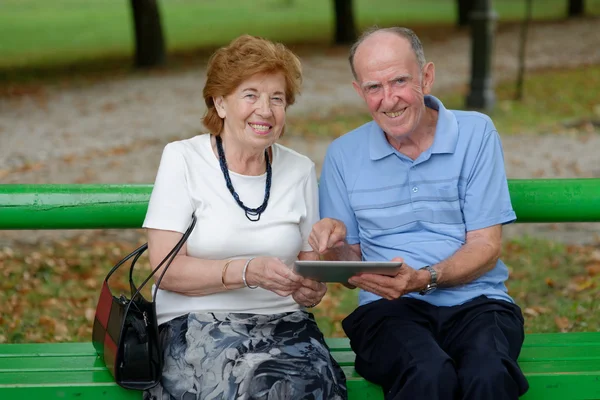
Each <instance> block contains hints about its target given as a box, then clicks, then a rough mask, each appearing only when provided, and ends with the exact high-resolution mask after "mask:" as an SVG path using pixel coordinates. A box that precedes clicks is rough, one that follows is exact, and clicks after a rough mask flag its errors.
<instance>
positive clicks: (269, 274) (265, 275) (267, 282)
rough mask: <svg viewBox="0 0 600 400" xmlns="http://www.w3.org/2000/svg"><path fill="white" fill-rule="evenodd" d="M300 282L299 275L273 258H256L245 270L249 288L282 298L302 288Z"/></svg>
mask: <svg viewBox="0 0 600 400" xmlns="http://www.w3.org/2000/svg"><path fill="white" fill-rule="evenodd" d="M302 280H303V278H302V277H301V276H300V275H298V274H296V273H294V271H292V270H291V269H290V267H288V266H287V265H285V264H284V263H283V262H282V261H281V260H280V259H278V258H275V257H256V258H255V259H253V260H252V261H250V264H248V269H247V270H246V282H247V283H248V285H249V286H260V287H261V288H263V289H266V290H270V291H271V292H273V293H276V294H278V295H280V296H282V297H285V296H289V295H291V294H292V293H294V292H296V291H297V290H298V289H299V288H300V287H301V286H302Z"/></svg>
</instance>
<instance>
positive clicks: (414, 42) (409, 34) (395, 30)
mask: <svg viewBox="0 0 600 400" xmlns="http://www.w3.org/2000/svg"><path fill="white" fill-rule="evenodd" d="M382 33H391V34H394V35H397V36H399V37H401V38H404V39H406V40H408V42H409V43H410V47H411V48H412V50H413V52H414V54H415V58H416V59H417V63H418V64H419V68H420V69H422V68H423V67H424V66H425V53H424V52H423V45H422V44H421V41H420V40H419V37H418V36H417V35H416V34H415V33H414V32H413V31H412V30H411V29H408V28H402V27H391V28H377V27H373V28H370V29H367V30H366V31H364V32H363V33H362V35H361V36H360V37H359V38H358V40H357V41H356V43H354V44H353V45H352V47H351V48H350V56H349V57H348V60H349V61H350V69H351V70H352V75H353V76H354V79H355V80H357V79H358V76H357V74H356V69H355V68H354V56H355V55H356V51H357V50H358V48H359V47H360V46H361V44H363V43H364V42H365V41H366V40H367V39H369V38H371V37H372V36H373V35H375V34H377V35H378V34H382Z"/></svg>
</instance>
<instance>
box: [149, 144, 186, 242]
mask: <svg viewBox="0 0 600 400" xmlns="http://www.w3.org/2000/svg"><path fill="white" fill-rule="evenodd" d="M186 176H187V174H186V164H185V159H184V156H183V154H182V153H181V152H179V151H177V149H176V148H175V146H174V144H173V143H170V144H168V145H167V146H166V147H165V149H164V150H163V153H162V157H161V160H160V165H159V167H158V173H157V174H156V181H155V182H154V188H153V189H152V195H151V196H150V202H149V204H148V211H147V212H146V218H145V220H144V224H143V227H144V228H151V229H162V230H167V231H175V232H180V233H184V232H185V231H186V230H187V228H188V226H189V224H190V221H191V218H192V212H193V211H194V208H193V207H192V202H191V198H190V195H189V190H188V184H187V178H186Z"/></svg>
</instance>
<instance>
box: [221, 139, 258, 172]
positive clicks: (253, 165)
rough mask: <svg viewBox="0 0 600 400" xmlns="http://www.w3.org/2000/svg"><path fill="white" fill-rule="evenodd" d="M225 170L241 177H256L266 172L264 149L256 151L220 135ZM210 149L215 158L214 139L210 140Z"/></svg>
mask: <svg viewBox="0 0 600 400" xmlns="http://www.w3.org/2000/svg"><path fill="white" fill-rule="evenodd" d="M221 140H222V144H223V151H224V153H225V160H226V161H227V169H229V170H230V171H233V172H235V173H238V174H241V175H251V176H258V175H262V174H264V173H265V172H266V168H267V167H266V165H267V164H266V161H265V149H260V148H259V149H256V148H251V147H247V146H243V145H240V143H236V141H235V140H231V139H230V138H228V137H227V135H223V134H221ZM211 143H212V147H213V151H214V153H215V155H216V156H217V158H218V157H219V153H218V151H217V146H216V139H215V138H214V137H213V138H212V141H211Z"/></svg>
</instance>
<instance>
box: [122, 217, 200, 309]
mask: <svg viewBox="0 0 600 400" xmlns="http://www.w3.org/2000/svg"><path fill="white" fill-rule="evenodd" d="M194 226H196V215H194V214H192V222H191V223H190V226H189V227H188V228H187V230H186V231H185V233H184V234H183V236H182V237H181V239H179V242H177V244H176V245H175V247H173V249H172V250H171V251H170V252H169V254H167V255H166V256H165V258H164V259H163V260H162V261H161V262H160V264H158V266H157V267H156V268H154V269H153V270H152V272H151V273H150V275H148V276H147V277H146V279H144V281H143V282H142V284H141V285H140V286H139V287H138V288H137V290H136V291H135V293H134V294H132V295H131V300H134V299H135V298H136V297H137V296H138V295H139V294H140V292H141V290H142V289H143V288H144V286H146V284H147V283H148V281H149V280H150V279H151V278H152V277H153V276H154V274H156V272H158V270H159V269H160V268H161V267H162V266H163V264H164V263H165V262H166V263H167V264H166V265H165V268H164V269H163V271H162V272H161V274H160V276H159V277H158V280H157V281H156V286H155V288H154V294H153V296H152V299H153V300H154V299H155V298H156V293H157V292H158V288H159V287H160V282H161V281H162V279H163V277H164V276H165V273H166V272H167V269H168V268H169V266H170V265H171V263H172V262H173V260H174V259H175V257H176V256H177V254H178V253H179V250H181V248H182V247H183V245H184V244H185V242H186V241H187V239H188V238H189V237H190V235H191V234H192V231H193V230H194ZM146 247H147V244H146ZM144 250H145V249H144ZM132 269H133V265H132ZM129 277H130V284H131V285H133V280H132V272H131V270H130V274H129Z"/></svg>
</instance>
